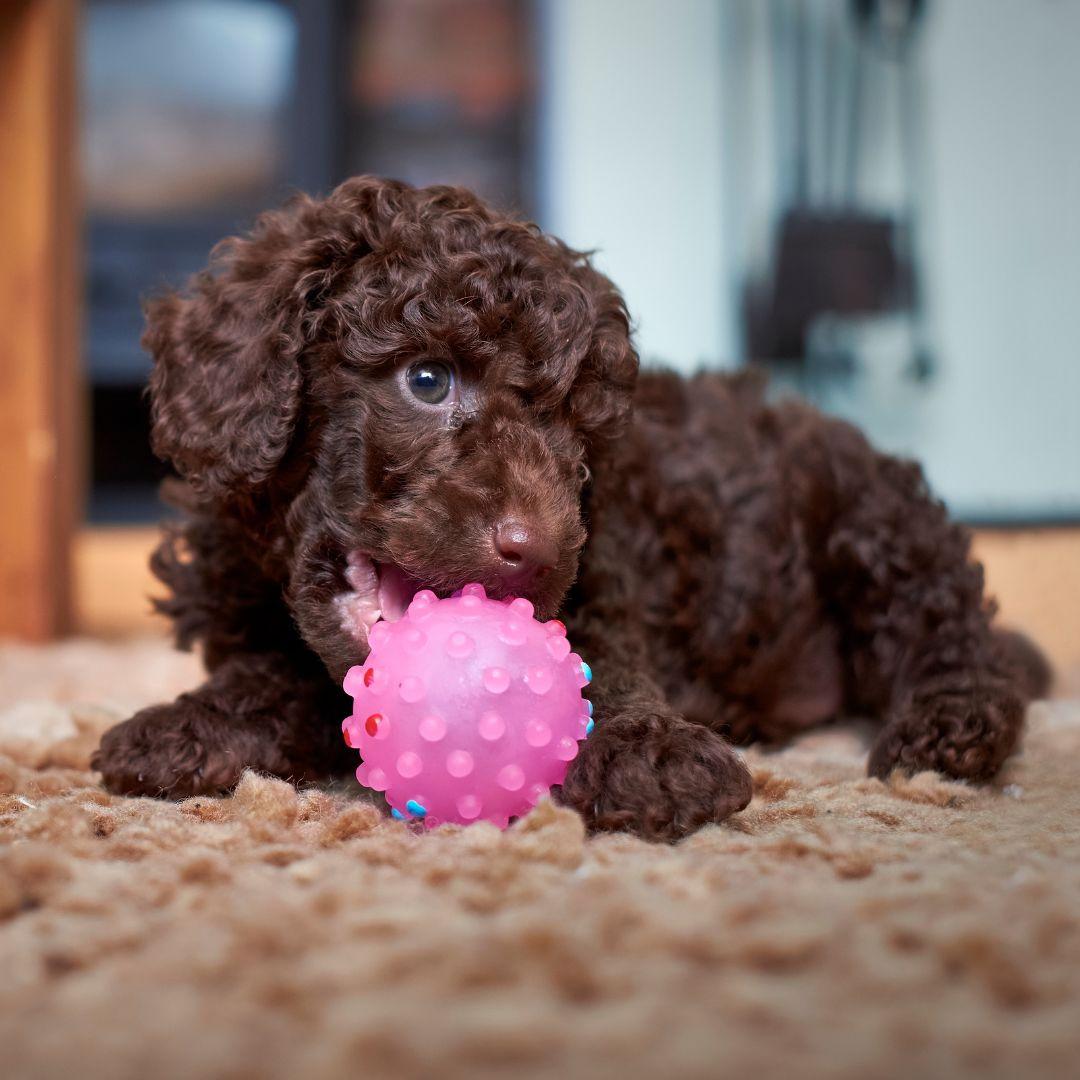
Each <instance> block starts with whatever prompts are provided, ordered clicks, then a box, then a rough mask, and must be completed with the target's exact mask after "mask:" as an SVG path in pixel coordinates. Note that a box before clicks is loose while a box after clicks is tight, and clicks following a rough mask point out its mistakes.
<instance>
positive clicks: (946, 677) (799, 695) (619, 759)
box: [95, 178, 1040, 839]
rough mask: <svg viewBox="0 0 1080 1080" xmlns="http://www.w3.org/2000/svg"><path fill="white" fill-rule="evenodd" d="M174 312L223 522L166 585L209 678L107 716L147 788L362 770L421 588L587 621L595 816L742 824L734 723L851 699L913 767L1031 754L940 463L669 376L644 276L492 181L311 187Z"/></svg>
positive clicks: (758, 398)
mask: <svg viewBox="0 0 1080 1080" xmlns="http://www.w3.org/2000/svg"><path fill="white" fill-rule="evenodd" d="M148 320H149V325H148V329H147V332H146V336H145V344H146V346H147V348H148V349H149V350H150V352H151V353H152V354H153V357H154V361H155V367H154V372H153V375H152V377H151V394H152V400H153V416H154V436H153V437H154V448H155V450H156V451H157V452H158V453H159V454H160V455H161V456H162V457H165V458H168V459H169V460H171V461H172V462H173V464H174V465H175V466H176V468H177V469H178V471H179V472H180V474H181V475H182V476H183V477H184V479H185V481H186V485H185V486H184V491H183V492H182V493H181V499H182V501H183V502H184V505H185V507H186V509H187V511H188V516H187V519H186V522H185V524H184V525H183V526H181V527H180V528H179V529H178V530H175V531H173V532H172V533H171V534H170V535H169V536H168V537H167V539H166V540H165V542H164V543H163V544H162V546H161V548H160V549H159V551H158V552H157V554H156V555H155V558H154V563H153V565H154V569H155V571H156V572H157V574H158V576H159V577H160V578H161V579H162V580H163V581H164V582H165V583H166V584H167V585H168V586H169V588H170V590H171V593H172V595H171V597H170V598H169V599H167V600H164V601H162V602H161V604H160V606H161V608H162V610H163V611H165V612H166V613H167V614H169V615H171V616H172V617H173V619H174V620H175V623H176V633H177V638H178V641H179V643H180V644H181V645H182V646H187V645H190V644H191V643H193V642H195V641H199V642H201V643H202V646H203V648H204V651H205V658H206V663H207V666H208V668H209V672H210V676H209V680H208V682H207V683H206V685H205V686H203V687H202V688H201V689H199V690H197V691H195V692H194V693H190V694H185V695H183V696H182V697H181V698H179V699H178V700H177V701H175V702H173V703H172V704H168V705H161V706H157V707H154V708H151V709H147V710H145V711H143V712H141V713H139V714H138V715H136V716H135V717H133V718H132V719H130V720H128V721H127V722H126V723H123V724H121V725H119V726H118V727H116V728H114V729H113V730H112V731H110V732H109V733H108V734H107V735H106V736H105V738H104V739H103V740H102V744H101V748H100V750H99V751H98V754H97V756H96V758H95V767H96V768H97V769H99V770H100V771H101V772H102V774H103V776H104V779H105V783H106V784H107V785H108V786H109V787H110V788H111V789H112V790H114V791H118V792H128V793H132V794H148V795H166V796H172V797H181V796H188V795H192V794H197V793H203V792H221V791H226V790H228V789H229V788H230V787H231V786H232V785H233V784H235V783H236V781H237V779H238V778H239V776H240V773H241V771H242V770H243V769H244V768H245V767H248V766H250V767H253V768H255V769H259V770H262V771H264V772H268V773H273V774H275V775H278V776H283V777H290V778H293V779H302V778H310V777H315V776H319V775H323V774H326V773H329V772H333V771H336V770H340V769H346V768H348V767H350V766H351V765H353V764H355V762H354V761H353V760H352V758H353V755H352V754H350V753H349V752H348V751H346V750H345V748H344V746H343V744H342V740H341V734H340V727H339V724H340V719H341V717H342V716H343V715H345V713H346V712H347V711H348V701H347V699H346V698H345V697H344V696H343V694H342V693H341V691H340V690H339V688H338V687H339V685H340V680H341V677H342V675H343V674H344V672H345V670H346V669H347V668H348V667H349V666H350V665H351V664H354V663H356V662H357V661H359V660H360V659H361V658H362V657H363V656H364V654H365V651H366V640H367V637H366V632H367V628H368V627H369V626H370V625H371V624H372V623H373V622H374V620H375V619H376V618H378V617H379V615H380V614H381V615H382V616H383V617H384V618H395V617H397V616H399V615H400V614H401V611H402V609H403V605H404V604H405V602H406V601H407V599H408V597H409V596H411V592H412V589H413V588H414V587H416V585H417V584H418V583H423V584H424V585H427V586H429V587H431V588H434V589H435V590H436V591H438V592H440V593H449V592H451V591H452V590H454V589H455V588H457V587H459V586H460V585H462V584H463V583H465V582H468V581H481V582H483V583H484V584H485V585H486V586H487V588H488V590H489V592H490V593H492V594H494V595H502V594H508V593H514V594H517V595H523V596H527V597H528V598H529V599H530V600H532V602H533V603H534V604H535V605H536V608H537V611H538V614H539V615H541V616H543V617H550V616H553V615H555V614H557V613H561V615H562V617H563V618H564V619H565V621H566V622H567V625H568V627H569V631H570V635H571V638H572V640H573V641H574V643H575V645H576V646H577V647H578V648H579V649H580V650H581V652H582V653H583V654H584V655H585V656H586V657H588V659H589V661H590V662H591V664H592V666H593V669H594V671H595V673H596V681H595V683H594V685H593V688H592V689H593V694H592V696H593V699H594V701H595V704H596V719H597V726H596V731H595V732H594V734H593V735H592V736H591V737H590V739H589V740H588V741H587V743H586V744H585V745H584V746H583V749H582V753H581V754H580V756H579V757H578V759H577V760H576V761H575V762H574V764H573V766H572V768H571V771H570V773H569V775H568V777H567V780H566V783H565V784H564V786H563V788H562V791H561V798H562V799H563V800H564V801H565V802H566V803H568V804H569V805H571V806H573V807H575V808H576V809H577V810H579V811H580V812H581V813H582V814H583V815H584V816H585V818H586V819H587V821H588V822H589V823H590V824H591V825H592V826H594V827H596V828H601V829H613V828H626V829H633V830H635V831H637V832H639V833H640V834H642V835H644V836H648V837H657V838H666V839H672V838H677V837H679V836H682V835H684V834H685V833H687V832H689V831H690V830H692V829H695V828H697V827H698V826H700V825H701V824H703V823H705V822H709V821H719V820H721V819H723V818H724V817H726V816H727V815H729V814H731V813H733V812H735V811H737V810H739V809H741V808H742V807H744V806H746V804H747V803H748V802H749V800H750V793H751V788H750V778H749V775H748V773H747V770H746V768H745V767H744V765H743V764H742V762H741V760H740V759H739V756H738V755H737V754H736V753H735V752H734V751H733V750H732V748H731V744H730V743H729V741H728V740H729V739H730V740H734V741H737V742H745V741H746V740H749V739H754V738H765V739H770V740H773V739H781V738H784V737H786V736H789V735H790V734H792V733H793V732H796V731H798V730H800V729H802V728H805V727H806V726H808V725H811V724H815V723H819V722H821V721H825V720H828V719H830V718H832V717H834V716H836V715H837V714H839V713H842V712H843V711H845V710H857V711H859V712H870V713H873V714H877V715H880V716H882V717H883V721H884V723H883V727H882V730H881V733H880V735H879V737H878V740H877V744H876V746H875V747H874V749H873V752H872V754H871V757H870V771H871V772H872V773H873V774H875V775H879V776H880V775H885V774H886V773H888V772H889V771H890V770H891V769H892V768H894V767H897V766H898V767H901V768H904V769H908V770H912V769H922V768H932V769H939V770H941V771H943V772H945V773H947V774H948V775H950V776H955V777H961V778H966V779H972V780H982V779H985V778H987V777H990V776H992V775H993V774H994V772H995V771H996V770H997V769H998V767H999V766H1000V765H1001V763H1002V761H1003V760H1004V759H1005V757H1006V756H1007V755H1008V753H1009V752H1010V751H1011V750H1012V748H1013V746H1014V745H1015V743H1016V739H1017V735H1018V733H1019V730H1020V726H1021V722H1022V717H1023V712H1024V706H1025V703H1026V702H1027V700H1028V698H1029V697H1030V696H1031V694H1032V693H1034V692H1036V691H1037V690H1038V689H1039V688H1040V687H1039V685H1038V683H1039V679H1038V677H1037V675H1038V673H1037V672H1034V671H1033V670H1032V671H1031V673H1030V674H1029V675H1026V674H1025V672H1024V670H1023V665H1021V664H1020V663H1019V662H1018V660H1017V657H1018V656H1019V651H1018V650H1017V649H1016V648H1015V647H1011V646H1010V645H1009V643H1008V642H1007V640H1006V639H1005V638H1003V637H999V636H996V635H995V634H994V632H993V631H992V630H991V627H990V617H991V610H990V606H989V605H988V604H987V603H986V602H985V601H984V599H983V590H982V573H981V570H980V569H979V567H978V566H976V565H974V564H972V563H971V562H970V561H969V558H968V539H967V536H966V534H965V533H964V531H963V530H962V529H960V528H958V527H957V526H955V525H953V524H951V523H950V522H949V521H948V519H947V517H946V515H945V512H944V510H943V509H942V507H941V505H940V504H939V503H937V502H935V501H934V500H933V499H932V498H931V497H930V495H929V494H928V493H927V491H926V488H925V486H924V483H923V479H922V476H921V473H920V471H919V469H918V467H917V466H915V465H913V464H910V463H906V462H901V461H897V460H894V459H892V458H889V457H884V456H882V455H880V454H877V453H875V451H874V450H873V449H872V448H871V447H870V446H869V445H868V443H867V442H866V440H865V439H864V438H863V437H862V436H861V435H860V434H859V433H858V432H857V431H856V430H855V429H854V428H852V427H850V426H848V425H847V424H843V423H840V422H837V421H834V420H830V419H827V418H825V417H823V416H821V415H820V414H818V413H816V412H815V411H813V410H812V409H810V408H808V407H805V406H802V405H796V404H789V405H783V406H777V407H770V406H768V405H767V404H765V402H764V401H763V398H762V395H761V392H760V387H759V385H758V384H757V382H756V381H754V380H752V379H748V378H745V377H743V378H726V377H722V376H718V375H701V376H698V377H697V378H695V379H692V380H689V381H685V380H681V379H679V378H677V377H675V376H674V375H670V374H663V373H657V374H649V375H644V376H642V378H641V379H640V380H639V381H637V389H636V395H635V380H636V377H637V357H636V355H635V353H634V349H633V345H632V343H631V340H630V336H629V330H628V321H627V315H626V311H625V308H624V306H623V302H622V299H621V297H620V296H619V294H618V292H617V291H616V290H615V288H614V286H613V285H612V284H611V282H610V281H608V280H607V279H606V278H605V277H603V276H602V275H600V274H599V273H597V272H596V271H595V270H594V269H592V267H591V266H590V265H589V262H588V260H587V259H586V258H585V256H583V255H581V254H579V253H577V252H575V251H572V250H570V249H569V248H567V247H566V246H565V245H564V244H562V243H560V242H559V241H558V240H555V239H552V238H550V237H547V236H544V235H543V234H541V233H540V232H539V231H538V230H537V229H536V228H535V227H534V226H531V225H527V224H522V223H519V222H516V221H514V220H511V219H509V218H507V217H504V216H502V215H499V214H497V213H495V212H493V211H492V210H490V209H488V208H486V207H485V206H484V205H483V204H481V203H480V202H479V201H478V200H477V199H476V198H475V197H474V196H472V195H471V194H469V193H468V192H466V191H462V190H459V189H453V188H445V187H436V188H427V189H414V188H411V187H409V186H408V185H406V184H402V183H396V182H391V181H382V180H376V179H372V178H360V179H356V180H351V181H349V182H348V183H345V184H343V185H342V186H341V187H340V188H338V189H337V191H335V192H334V193H333V194H332V195H331V196H330V197H329V198H327V199H325V200H323V201H321V202H315V201H312V200H309V199H306V198H299V199H297V200H295V201H294V202H292V203H291V204H290V205H288V206H287V207H286V208H285V209H283V210H281V211H279V212H275V213H269V214H266V215H264V216H263V217H262V218H261V219H260V220H259V222H258V224H257V226H256V228H255V230H254V232H253V233H252V234H251V235H250V236H248V237H246V238H242V239H233V240H229V241H226V242H225V243H224V244H223V245H222V246H221V247H220V249H219V250H218V252H217V254H216V256H215V258H214V262H213V264H212V267H211V269H210V270H209V271H207V272H206V273H204V274H201V275H199V276H198V277H196V278H195V280H194V281H193V282H192V283H191V285H190V288H189V289H188V291H187V292H186V293H184V294H183V295H171V296H166V297H164V298H163V299H159V300H157V301H156V302H154V303H152V304H151V305H150V307H149V310H148ZM632 405H633V412H632V408H631V407H632ZM1030 666H1031V665H1029V668H1030Z"/></svg>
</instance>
